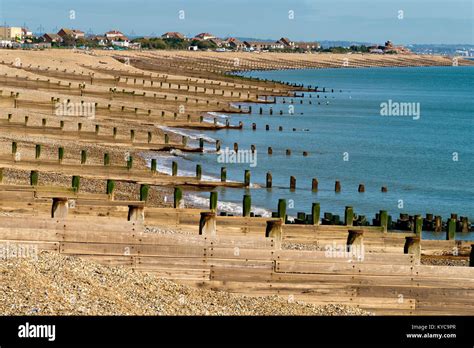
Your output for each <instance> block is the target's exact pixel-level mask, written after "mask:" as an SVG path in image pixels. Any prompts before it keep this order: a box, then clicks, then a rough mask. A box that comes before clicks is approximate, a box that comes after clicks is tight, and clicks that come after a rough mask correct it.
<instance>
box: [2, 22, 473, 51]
mask: <svg viewBox="0 0 474 348" xmlns="http://www.w3.org/2000/svg"><path fill="white" fill-rule="evenodd" d="M72 47H73V48H79V49H104V50H149V49H163V50H165V49H170V50H190V51H199V50H206V51H216V52H226V51H246V52H294V53H310V52H332V53H372V54H412V53H418V54H445V55H459V56H471V57H472V56H474V49H473V48H472V47H468V48H464V47H463V48H453V47H452V46H450V45H447V46H446V47H443V48H441V49H439V46H434V47H433V46H431V45H411V46H410V48H408V47H404V46H400V45H398V46H397V45H394V44H393V43H392V42H391V41H386V42H385V43H384V44H383V45H378V44H366V43H361V44H356V43H353V44H348V43H346V42H344V43H342V42H340V44H339V45H337V43H331V44H325V45H324V46H323V45H321V43H320V42H317V41H310V42H304V41H293V40H290V39H289V38H287V37H282V38H280V39H279V40H256V39H247V40H245V39H239V38H237V37H227V38H219V37H217V36H215V35H213V34H211V33H205V32H204V33H199V34H197V35H196V36H194V37H186V36H185V35H184V34H182V33H179V32H166V33H164V34H162V35H161V36H156V37H154V36H153V37H151V36H142V37H133V38H130V37H127V35H125V34H124V33H123V32H121V31H119V30H110V31H108V32H106V33H104V34H101V35H96V34H87V35H86V33H85V32H84V31H82V30H79V29H70V28H61V29H60V30H59V31H58V32H56V33H43V34H34V33H33V32H32V31H30V30H29V29H28V28H24V27H9V26H2V27H0V48H12V49H13V48H17V49H45V48H72Z"/></svg>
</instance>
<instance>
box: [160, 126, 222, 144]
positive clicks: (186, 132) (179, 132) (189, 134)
mask: <svg viewBox="0 0 474 348" xmlns="http://www.w3.org/2000/svg"><path fill="white" fill-rule="evenodd" d="M155 127H156V128H159V129H161V130H162V131H164V132H167V133H173V134H177V135H181V136H185V137H188V138H189V139H192V140H199V139H200V138H202V139H203V140H204V141H205V142H208V143H215V142H216V139H214V138H212V137H210V136H208V135H206V134H204V133H199V132H193V131H190V130H184V129H181V128H171V127H167V126H155Z"/></svg>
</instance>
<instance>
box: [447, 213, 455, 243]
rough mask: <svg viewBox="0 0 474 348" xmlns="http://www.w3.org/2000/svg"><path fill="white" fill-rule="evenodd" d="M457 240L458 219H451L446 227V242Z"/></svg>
mask: <svg viewBox="0 0 474 348" xmlns="http://www.w3.org/2000/svg"><path fill="white" fill-rule="evenodd" d="M455 239H456V219H454V218H450V219H449V220H448V223H447V226H446V240H455Z"/></svg>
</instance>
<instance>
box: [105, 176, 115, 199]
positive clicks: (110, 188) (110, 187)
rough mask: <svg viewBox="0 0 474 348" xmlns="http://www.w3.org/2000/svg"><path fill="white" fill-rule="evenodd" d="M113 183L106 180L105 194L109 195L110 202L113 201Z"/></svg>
mask: <svg viewBox="0 0 474 348" xmlns="http://www.w3.org/2000/svg"><path fill="white" fill-rule="evenodd" d="M114 191H115V181H114V180H111V179H107V186H106V191H105V192H106V193H107V194H108V195H109V199H110V200H112V201H113V200H114Z"/></svg>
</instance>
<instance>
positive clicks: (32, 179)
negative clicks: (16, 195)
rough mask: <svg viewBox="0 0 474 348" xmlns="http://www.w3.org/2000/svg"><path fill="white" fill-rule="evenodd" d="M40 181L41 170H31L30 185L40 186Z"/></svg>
mask: <svg viewBox="0 0 474 348" xmlns="http://www.w3.org/2000/svg"><path fill="white" fill-rule="evenodd" d="M38 181H39V172H38V171H37V170H32V171H31V172H30V185H31V186H38Z"/></svg>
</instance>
